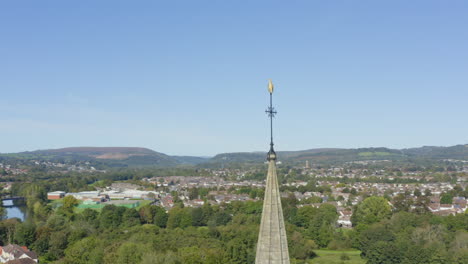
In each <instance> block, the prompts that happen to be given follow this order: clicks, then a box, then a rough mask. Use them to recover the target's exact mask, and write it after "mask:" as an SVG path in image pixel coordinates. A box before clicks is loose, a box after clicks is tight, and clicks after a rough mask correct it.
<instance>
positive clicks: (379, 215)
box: [351, 196, 392, 226]
mask: <svg viewBox="0 0 468 264" xmlns="http://www.w3.org/2000/svg"><path fill="white" fill-rule="evenodd" d="M391 214H392V211H391V208H390V205H389V204H388V202H387V200H385V198H383V197H377V196H371V197H368V198H366V199H365V200H364V201H362V202H361V203H360V204H358V205H357V208H356V210H355V212H354V213H353V215H352V216H351V222H352V223H353V225H354V226H357V225H358V224H367V225H370V224H372V223H377V222H379V221H380V220H382V219H385V218H389V217H390V216H391Z"/></svg>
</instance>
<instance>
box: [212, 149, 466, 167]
mask: <svg viewBox="0 0 468 264" xmlns="http://www.w3.org/2000/svg"><path fill="white" fill-rule="evenodd" d="M277 154H278V159H279V160H281V161H283V162H289V163H302V162H305V161H306V160H309V161H310V162H313V163H341V162H349V161H363V160H393V161H405V160H414V159H425V160H441V159H455V160H468V145H456V146H451V147H428V146H425V147H421V148H409V149H401V150H399V149H389V148H383V147H382V148H357V149H339V148H321V149H309V150H300V151H277ZM265 159H266V152H238V153H223V154H218V155H216V156H215V157H213V158H212V159H210V160H209V161H208V162H209V163H245V162H248V163H256V162H263V161H265Z"/></svg>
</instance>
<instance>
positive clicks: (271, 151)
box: [265, 80, 277, 159]
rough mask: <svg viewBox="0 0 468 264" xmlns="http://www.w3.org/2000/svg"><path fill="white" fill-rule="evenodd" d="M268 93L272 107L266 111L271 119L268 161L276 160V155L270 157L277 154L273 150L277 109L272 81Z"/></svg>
mask: <svg viewBox="0 0 468 264" xmlns="http://www.w3.org/2000/svg"><path fill="white" fill-rule="evenodd" d="M268 91H269V92H270V106H269V107H268V108H267V110H266V111H265V113H267V114H268V116H269V117H270V151H269V152H268V159H270V158H272V159H275V158H276V155H274V157H273V156H271V157H270V154H275V151H274V149H273V145H274V144H273V117H274V116H275V115H276V113H277V112H276V110H275V108H273V83H272V82H271V80H270V81H269V82H268Z"/></svg>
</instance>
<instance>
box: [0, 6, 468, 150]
mask: <svg viewBox="0 0 468 264" xmlns="http://www.w3.org/2000/svg"><path fill="white" fill-rule="evenodd" d="M467 14H468V2H467V1H461V0H460V1H457V0H453V1H440V0H439V1H430V0H421V1H407V0H402V1H393V0H392V1H390V0H389V1H328V0H327V1H325V0H322V1H318V0H317V1H311V0H304V1H221V0H219V1H203V0H201V1H188V0H187V1H177V0H174V1H116V0H109V1H102V0H101V1H83V0H81V1H58V0H57V1H46V0H45V1H21V0H15V1H1V2H0V152H18V151H26V150H36V149H47V148H59V147H70V146H140V147H148V148H151V149H154V150H156V151H160V152H164V153H167V154H175V155H214V154H216V153H220V152H234V151H257V150H263V151H267V150H268V140H269V139H268V132H269V130H268V120H267V116H266V115H265V113H264V110H265V108H266V106H267V104H268V93H267V88H266V87H267V80H268V79H269V78H271V79H272V80H273V82H274V83H275V85H276V91H275V95H274V96H275V97H274V102H275V105H276V108H277V110H278V112H279V113H278V115H277V117H276V119H275V127H276V135H275V137H276V148H277V150H299V149H308V148H319V147H345V148H354V147H369V146H374V147H378V146H384V147H392V148H405V147H417V146H422V145H445V146H448V145H455V144H463V143H468V119H467V117H468V15H467Z"/></svg>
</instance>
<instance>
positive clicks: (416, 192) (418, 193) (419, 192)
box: [413, 188, 422, 197]
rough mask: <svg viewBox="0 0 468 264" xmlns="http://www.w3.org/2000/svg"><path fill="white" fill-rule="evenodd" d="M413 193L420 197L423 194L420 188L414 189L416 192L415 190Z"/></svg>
mask: <svg viewBox="0 0 468 264" xmlns="http://www.w3.org/2000/svg"><path fill="white" fill-rule="evenodd" d="M413 195H414V196H416V197H419V196H421V195H422V193H421V191H420V190H419V189H417V188H416V189H414V192H413Z"/></svg>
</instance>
